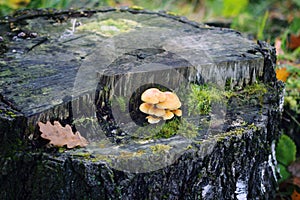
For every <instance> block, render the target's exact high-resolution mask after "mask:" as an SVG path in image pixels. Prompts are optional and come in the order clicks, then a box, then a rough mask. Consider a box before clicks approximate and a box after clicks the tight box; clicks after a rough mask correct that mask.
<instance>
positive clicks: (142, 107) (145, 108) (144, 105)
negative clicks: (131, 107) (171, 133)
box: [139, 103, 154, 114]
mask: <svg viewBox="0 0 300 200" xmlns="http://www.w3.org/2000/svg"><path fill="white" fill-rule="evenodd" d="M153 107H154V105H153V104H150V103H142V104H141V105H140V107H139V109H140V111H142V112H143V113H146V114H149V110H150V109H151V108H153Z"/></svg>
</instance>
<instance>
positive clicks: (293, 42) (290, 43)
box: [287, 34, 300, 50]
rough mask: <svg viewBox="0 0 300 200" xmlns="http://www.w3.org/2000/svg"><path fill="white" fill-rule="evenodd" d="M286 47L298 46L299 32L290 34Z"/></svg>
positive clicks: (299, 45) (299, 40) (294, 47)
mask: <svg viewBox="0 0 300 200" xmlns="http://www.w3.org/2000/svg"><path fill="white" fill-rule="evenodd" d="M287 47H288V48H289V49H291V50H294V49H297V48H298V47H300V34H299V35H295V34H290V35H289V37H288V40H287Z"/></svg>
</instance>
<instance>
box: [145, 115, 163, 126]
mask: <svg viewBox="0 0 300 200" xmlns="http://www.w3.org/2000/svg"><path fill="white" fill-rule="evenodd" d="M146 119H148V122H149V123H150V124H156V123H158V122H159V121H160V118H157V117H153V116H151V115H149V116H147V117H146Z"/></svg>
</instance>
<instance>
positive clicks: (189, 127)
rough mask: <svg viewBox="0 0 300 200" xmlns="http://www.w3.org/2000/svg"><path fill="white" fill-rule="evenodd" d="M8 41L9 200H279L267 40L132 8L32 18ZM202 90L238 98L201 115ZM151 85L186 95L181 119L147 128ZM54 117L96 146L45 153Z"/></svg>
mask: <svg viewBox="0 0 300 200" xmlns="http://www.w3.org/2000/svg"><path fill="white" fill-rule="evenodd" d="M0 36H1V38H2V41H0V45H1V51H0V78H1V79H0V145H1V147H0V153H1V154H0V166H1V172H0V182H1V183H2V184H1V185H0V197H2V198H14V199H20V198H22V199H38V198H39V199H40V198H43V199H245V198H248V199H257V198H258V199H272V198H273V197H274V194H275V189H276V186H277V183H276V180H277V178H278V177H277V172H276V169H275V166H276V161H275V157H274V148H275V142H276V140H277V139H278V127H277V125H278V120H279V116H280V111H281V110H280V106H281V104H282V102H281V99H282V85H281V84H280V83H279V82H277V80H276V77H275V72H274V66H275V60H276V57H275V50H274V48H272V47H271V46H269V45H268V44H266V43H264V42H258V44H256V43H254V42H253V41H250V40H248V39H247V38H244V37H243V36H242V35H241V34H240V33H238V32H236V31H233V30H230V29H221V28H214V27H208V26H206V25H203V24H198V23H195V22H191V21H189V20H187V19H186V18H184V17H178V16H173V15H169V14H166V13H165V12H151V11H147V10H137V9H130V8H122V9H118V10H116V9H112V8H107V9H101V10H90V11H75V10H70V11H55V10H33V11H22V12H20V13H18V14H16V15H15V16H13V17H7V18H5V19H2V20H1V21H0ZM191 85H198V86H208V85H209V86H211V87H213V88H216V89H217V90H218V92H217V93H220V94H223V93H224V94H225V93H226V92H227V93H226V94H227V95H228V94H229V92H230V91H232V92H233V93H230V94H231V96H230V97H225V96H226V95H224V96H222V97H223V99H221V100H220V102H215V103H212V105H210V106H211V108H210V110H209V112H208V113H205V114H203V113H202V114H200V113H193V112H192V111H191V110H193V109H191V108H193V106H192V105H190V104H189V103H190V102H195V101H192V100H191V96H190V94H191V93H192V92H193V90H192V89H191V87H192V86H191ZM254 86H257V87H260V88H258V89H257V88H255V87H254ZM150 87H159V88H160V89H163V90H166V91H172V92H174V93H176V94H177V95H178V97H179V99H180V100H181V102H182V107H181V109H182V111H183V115H182V117H176V119H175V118H174V120H173V121H172V120H169V121H167V122H165V121H162V122H160V123H159V124H155V125H151V124H147V120H146V119H145V116H146V115H145V114H143V113H141V112H140V111H139V110H138V107H139V105H140V104H141V103H142V102H141V100H140V95H141V93H142V92H143V91H144V90H145V89H147V88H150ZM262 87H263V88H262ZM249 88H252V89H253V88H254V89H253V90H251V91H250V89H249ZM232 94H233V95H232ZM191 113H192V114H191ZM54 120H57V121H60V123H61V124H63V125H66V124H69V125H71V126H72V128H73V131H75V130H78V131H79V132H80V133H81V135H83V136H84V137H85V138H86V139H87V140H88V141H89V145H88V146H87V147H86V148H77V149H73V150H72V149H64V148H60V149H59V151H58V150H57V149H55V148H50V149H48V148H46V147H45V144H46V143H47V141H45V140H43V139H41V137H40V134H41V133H40V132H39V127H38V126H37V122H40V121H41V122H46V121H51V122H53V121H54ZM175 120H177V121H178V123H179V125H176V127H177V128H176V129H174V130H175V133H174V134H173V133H172V134H171V136H170V137H158V136H159V133H161V132H159V131H160V130H159V129H161V130H162V129H164V128H165V126H166V125H165V124H167V125H169V126H170V124H171V123H173V122H174V121H175ZM152 130H158V132H157V131H156V132H155V131H154V133H153V131H152ZM164 133H165V132H164ZM16 177H17V178H16Z"/></svg>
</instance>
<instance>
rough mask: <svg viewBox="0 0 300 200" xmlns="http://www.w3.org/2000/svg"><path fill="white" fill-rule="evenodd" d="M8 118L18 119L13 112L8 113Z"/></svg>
mask: <svg viewBox="0 0 300 200" xmlns="http://www.w3.org/2000/svg"><path fill="white" fill-rule="evenodd" d="M6 116H9V117H11V118H16V117H17V115H16V114H15V113H14V112H12V111H7V112H6Z"/></svg>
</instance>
